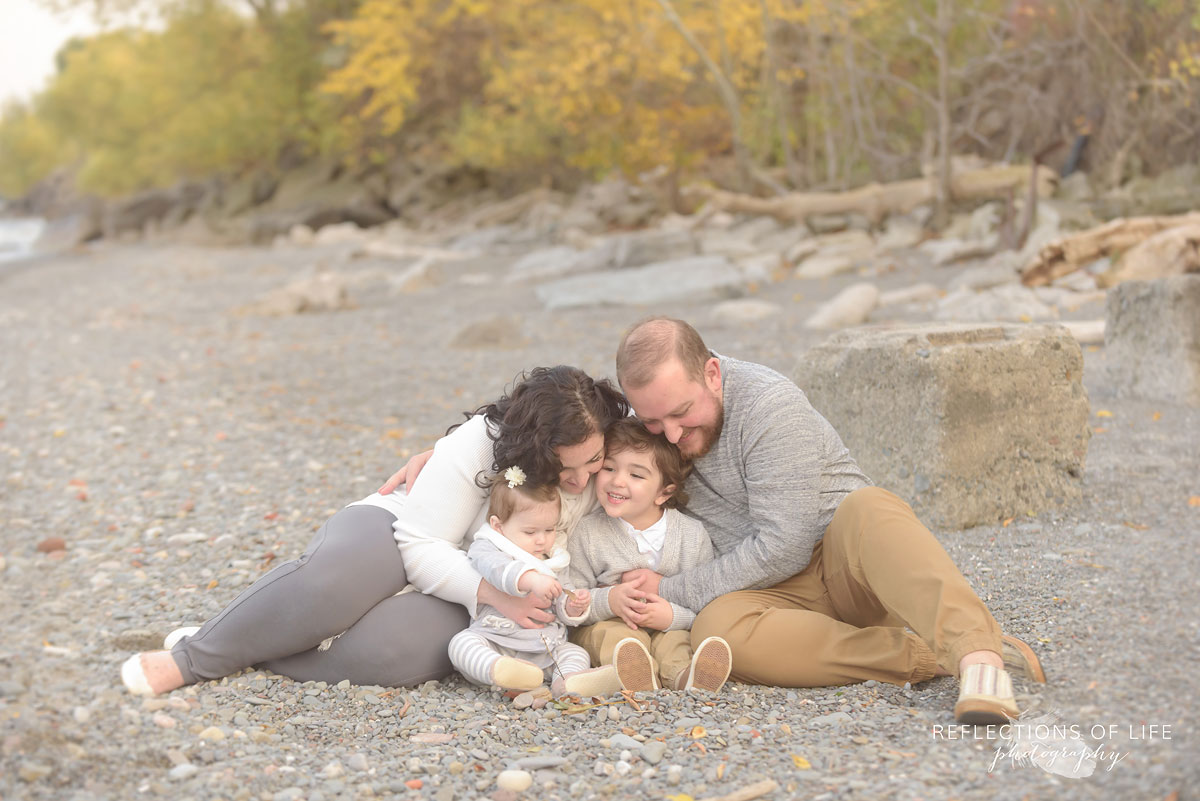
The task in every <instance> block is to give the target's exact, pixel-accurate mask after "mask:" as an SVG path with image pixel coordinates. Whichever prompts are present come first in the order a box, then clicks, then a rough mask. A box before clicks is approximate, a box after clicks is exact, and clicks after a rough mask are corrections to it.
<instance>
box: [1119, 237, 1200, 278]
mask: <svg viewBox="0 0 1200 801" xmlns="http://www.w3.org/2000/svg"><path fill="white" fill-rule="evenodd" d="M1185 273H1200V225H1181V226H1179V227H1177V228H1168V229H1167V230H1165V231H1160V232H1158V233H1157V234H1155V235H1154V236H1151V237H1149V238H1148V239H1146V240H1145V241H1143V242H1139V243H1138V244H1136V245H1134V246H1133V247H1131V248H1130V249H1129V250H1128V251H1126V252H1125V255H1124V256H1122V257H1121V259H1120V260H1119V261H1118V262H1117V264H1116V266H1115V267H1114V268H1113V269H1111V270H1109V271H1108V272H1106V273H1104V274H1103V275H1101V276H1100V278H1099V281H1098V283H1099V285H1100V286H1102V287H1111V286H1116V285H1117V284H1119V283H1121V282H1122V281H1152V280H1154V279H1155V278H1166V277H1167V276H1171V275H1183V274H1185Z"/></svg>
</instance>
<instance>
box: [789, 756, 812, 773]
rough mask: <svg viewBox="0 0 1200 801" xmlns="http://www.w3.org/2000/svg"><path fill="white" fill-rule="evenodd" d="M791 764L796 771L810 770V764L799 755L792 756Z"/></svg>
mask: <svg viewBox="0 0 1200 801" xmlns="http://www.w3.org/2000/svg"><path fill="white" fill-rule="evenodd" d="M792 763H793V764H794V765H795V766H796V770H809V769H810V768H812V763H811V762H809V761H808V760H807V759H805V758H804V757H802V756H800V755H799V754H792Z"/></svg>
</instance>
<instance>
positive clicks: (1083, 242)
mask: <svg viewBox="0 0 1200 801" xmlns="http://www.w3.org/2000/svg"><path fill="white" fill-rule="evenodd" d="M1198 225H1200V212H1193V213H1191V214H1179V215H1174V216H1167V217H1128V218H1123V219H1119V220H1112V221H1110V222H1107V223H1105V224H1104V225H1100V226H1097V227H1096V228H1089V229H1088V230H1086V231H1080V232H1079V233H1076V234H1071V235H1070V236H1065V237H1062V238H1060V239H1056V240H1054V241H1053V242H1050V243H1048V244H1046V245H1045V246H1043V247H1042V249H1041V250H1039V251H1038V253H1037V255H1036V256H1034V257H1033V259H1031V260H1030V262H1029V263H1028V264H1027V265H1025V267H1024V268H1023V269H1022V270H1021V283H1022V284H1024V285H1025V286H1045V285H1046V284H1049V283H1051V282H1053V281H1055V280H1057V279H1059V278H1061V277H1063V276H1064V275H1068V274H1070V273H1073V272H1075V271H1076V270H1078V269H1080V268H1082V267H1086V266H1087V265H1089V264H1091V263H1092V262H1094V261H1096V259H1099V258H1103V257H1105V256H1114V255H1119V254H1123V253H1125V252H1126V251H1128V250H1130V249H1131V248H1133V247H1134V246H1136V245H1138V244H1140V243H1142V242H1145V241H1146V240H1148V239H1150V238H1151V237H1153V236H1155V235H1156V234H1159V233H1161V232H1163V231H1167V230H1170V229H1173V228H1181V227H1183V226H1188V227H1194V226H1198ZM1128 255H1129V256H1131V257H1133V256H1136V254H1135V253H1129V254H1128ZM1122 261H1124V259H1122ZM1131 261H1132V260H1131ZM1184 271H1185V269H1180V270H1178V272H1184ZM1126 272H1128V271H1124V270H1122V268H1121V267H1120V265H1118V267H1117V268H1115V269H1114V270H1112V271H1110V272H1109V273H1108V274H1106V277H1105V278H1103V279H1102V280H1101V281H1100V283H1101V284H1104V285H1105V286H1111V285H1113V284H1116V283H1120V281H1122V280H1125V278H1126V277H1133V276H1134V274H1135V273H1136V274H1140V272H1141V271H1139V270H1134V271H1133V273H1130V274H1129V275H1125V273H1126ZM1122 276H1125V277H1122Z"/></svg>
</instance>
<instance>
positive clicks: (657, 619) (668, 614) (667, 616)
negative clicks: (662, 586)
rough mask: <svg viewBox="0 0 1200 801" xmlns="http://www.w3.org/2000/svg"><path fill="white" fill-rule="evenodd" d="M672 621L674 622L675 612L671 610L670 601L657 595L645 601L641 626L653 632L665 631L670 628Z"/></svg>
mask: <svg viewBox="0 0 1200 801" xmlns="http://www.w3.org/2000/svg"><path fill="white" fill-rule="evenodd" d="M673 620H675V610H674V609H672V608H671V602H670V601H666V600H664V599H662V598H659V597H658V596H657V595H654V596H651V597H650V598H648V599H647V601H646V614H645V616H644V619H643V622H642V625H643V626H645V627H646V628H648V629H654V630H655V631H666V630H667V629H669V628H670V627H671V622H672V621H673Z"/></svg>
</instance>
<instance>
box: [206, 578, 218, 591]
mask: <svg viewBox="0 0 1200 801" xmlns="http://www.w3.org/2000/svg"><path fill="white" fill-rule="evenodd" d="M216 588H217V580H216V579H213V580H212V581H210V582H208V589H210V590H215V589H216Z"/></svg>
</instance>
